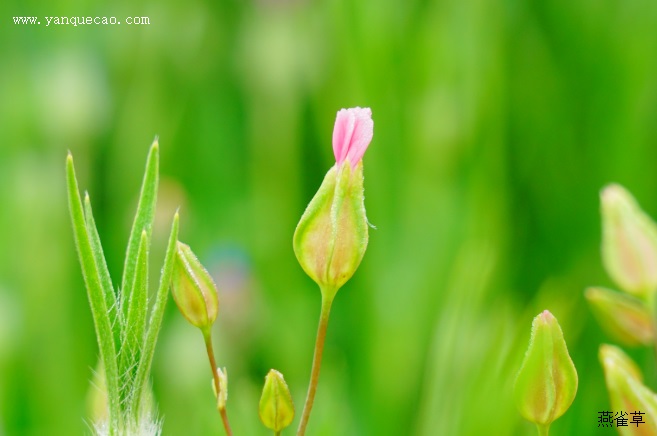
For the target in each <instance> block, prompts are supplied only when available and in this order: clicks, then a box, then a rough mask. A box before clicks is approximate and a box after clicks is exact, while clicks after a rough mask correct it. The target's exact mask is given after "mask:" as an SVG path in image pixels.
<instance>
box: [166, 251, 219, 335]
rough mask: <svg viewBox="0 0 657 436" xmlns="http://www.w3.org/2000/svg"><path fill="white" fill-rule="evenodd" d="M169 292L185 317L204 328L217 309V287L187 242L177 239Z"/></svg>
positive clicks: (208, 325)
mask: <svg viewBox="0 0 657 436" xmlns="http://www.w3.org/2000/svg"><path fill="white" fill-rule="evenodd" d="M171 294H173V299H174V300H175V302H176V305H177V306H178V309H179V310H180V313H182V314H183V316H184V317H185V318H187V320H188V321H189V322H190V323H191V324H192V325H194V326H196V327H198V328H200V329H202V330H206V329H208V328H210V327H211V326H212V324H213V323H214V320H215V319H216V318H217V313H218V312H219V296H218V295H217V287H216V285H215V284H214V282H213V281H212V277H210V274H209V273H208V272H207V271H206V270H205V268H203V265H201V262H199V260H198V259H197V258H196V256H195V255H194V253H192V250H191V249H190V248H189V246H188V245H185V244H183V243H182V242H180V241H178V242H177V244H176V255H175V259H174V262H173V273H172V276H171Z"/></svg>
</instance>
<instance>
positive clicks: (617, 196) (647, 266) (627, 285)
mask: <svg viewBox="0 0 657 436" xmlns="http://www.w3.org/2000/svg"><path fill="white" fill-rule="evenodd" d="M601 202H602V257H603V262H604V265H605V268H606V270H607V273H608V274H609V276H610V277H611V278H612V279H613V280H614V281H615V282H616V283H617V284H618V286H619V287H620V288H621V289H622V290H624V291H626V292H629V293H632V294H635V295H637V296H641V297H647V296H648V295H650V294H652V292H653V291H654V290H655V289H656V288H657V226H656V225H655V223H654V222H653V221H652V219H650V217H649V216H648V215H646V214H645V213H644V212H643V211H642V210H641V208H640V207H639V205H638V204H637V202H636V200H634V198H633V197H632V195H631V194H630V193H629V192H628V191H627V190H625V189H624V188H623V187H622V186H620V185H609V186H607V187H606V188H605V189H604V190H603V191H602V193H601Z"/></svg>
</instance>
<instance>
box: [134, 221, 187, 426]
mask: <svg viewBox="0 0 657 436" xmlns="http://www.w3.org/2000/svg"><path fill="white" fill-rule="evenodd" d="M178 221H179V219H178V212H176V214H175V215H174V217H173V223H172V224H171V234H170V235H169V242H168V244H167V251H166V254H165V255H164V266H163V267H162V274H161V276H160V285H159V287H158V290H157V294H156V296H155V304H154V305H153V310H152V311H151V317H150V320H149V322H148V330H147V333H146V338H145V342H144V346H143V348H142V354H141V358H140V360H139V365H138V367H137V374H136V375H135V381H134V383H133V386H134V389H135V392H134V394H133V396H132V408H133V409H134V410H136V411H137V413H136V415H137V416H138V411H139V408H140V407H141V401H142V391H143V389H144V386H145V385H146V382H147V381H148V380H147V379H148V374H149V373H150V370H151V363H152V361H153V354H154V353H155V344H156V343H157V335H158V333H159V332H160V327H161V326H162V317H163V316H164V309H165V308H166V303H167V297H168V296H169V285H170V283H171V271H172V270H173V260H174V256H175V254H176V241H177V240H178Z"/></svg>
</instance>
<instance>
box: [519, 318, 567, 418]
mask: <svg viewBox="0 0 657 436" xmlns="http://www.w3.org/2000/svg"><path fill="white" fill-rule="evenodd" d="M576 393H577V371H576V370H575V365H574V364H573V361H572V360H571V359H570V355H569V354H568V348H567V347H566V341H565V340H564V338H563V333H562V331H561V327H560V326H559V323H558V322H557V319H556V318H555V317H554V316H553V315H552V314H551V313H550V312H549V311H547V310H545V311H543V312H542V313H541V314H539V315H538V316H537V317H536V318H534V321H533V322H532V333H531V339H530V341H529V348H528V349H527V353H526V354H525V359H524V361H523V362H522V366H521V367H520V371H519V372H518V376H517V378H516V383H515V399H516V404H517V406H518V409H519V410H520V414H521V415H522V416H523V417H524V418H526V419H527V420H529V421H532V422H534V423H536V424H537V425H539V426H542V427H543V428H545V429H547V428H548V427H549V426H550V424H551V423H552V422H553V421H555V420H556V419H557V418H559V417H560V416H561V415H563V414H564V413H565V412H566V410H568V408H569V407H570V405H571V404H572V402H573V400H574V399H575V394H576Z"/></svg>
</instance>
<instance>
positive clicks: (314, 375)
mask: <svg viewBox="0 0 657 436" xmlns="http://www.w3.org/2000/svg"><path fill="white" fill-rule="evenodd" d="M332 303H333V298H330V299H327V298H324V293H323V292H322V311H321V313H320V315H319V326H318V327H317V339H316V340H315V353H314V354H313V366H312V370H311V371H310V383H309V385H308V395H307V396H306V404H305V405H304V406H303V414H302V415H301V422H299V429H298V430H297V436H304V435H305V434H306V426H308V419H309V418H310V411H311V410H312V408H313V402H314V401H315V392H316V391H317V382H318V380H319V369H320V367H321V365H322V353H323V352H324V339H326V328H327V327H328V320H329V314H330V312H331V304H332Z"/></svg>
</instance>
